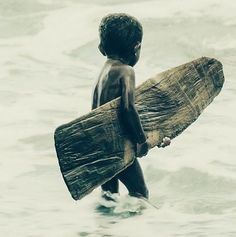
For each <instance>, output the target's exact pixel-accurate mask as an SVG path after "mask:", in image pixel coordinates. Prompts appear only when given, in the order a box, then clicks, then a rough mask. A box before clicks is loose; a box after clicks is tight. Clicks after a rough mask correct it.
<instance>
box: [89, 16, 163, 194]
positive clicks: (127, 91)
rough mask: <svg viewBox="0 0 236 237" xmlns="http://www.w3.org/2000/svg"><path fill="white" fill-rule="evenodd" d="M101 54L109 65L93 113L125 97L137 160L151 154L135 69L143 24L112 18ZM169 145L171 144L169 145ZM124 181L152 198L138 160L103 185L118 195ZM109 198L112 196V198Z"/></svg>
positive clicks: (103, 27)
mask: <svg viewBox="0 0 236 237" xmlns="http://www.w3.org/2000/svg"><path fill="white" fill-rule="evenodd" d="M99 36H100V44H99V46H98V48H99V50H100V52H101V53H102V54H103V55H104V56H106V57H107V61H106V63H105V65H104V67H103V69H102V71H101V73H100V75H99V78H98V82H97V84H96V87H95V90H94V94H93V102H92V109H95V108H97V107H98V106H101V105H103V104H105V103H107V102H108V101H110V100H113V99H115V98H117V97H119V96H121V104H120V110H121V117H122V118H123V120H124V122H125V126H126V127H127V129H128V130H129V131H130V134H131V140H132V141H133V142H134V143H136V144H137V151H136V155H137V157H142V156H145V155H146V154H147V153H148V144H147V141H146V140H147V139H146V136H145V133H144V130H143V128H142V124H141V122H140V119H139V115H138V112H137V110H136V108H135V104H134V102H135V96H134V91H135V74H134V69H133V66H134V65H135V64H136V63H137V62H138V60H139V55H140V49H141V41H142V36H143V30H142V26H141V24H140V23H139V22H138V21H137V19H135V18H134V17H132V16H129V15H127V14H110V15H108V16H106V17H104V18H103V19H102V21H101V24H100V27H99ZM166 145H168V144H166ZM118 180H120V181H121V182H122V183H123V184H124V185H125V186H126V188H127V189H128V191H129V194H130V195H131V196H135V197H144V198H148V189H147V187H146V184H145V181H144V177H143V173H142V170H141V167H140V165H139V162H138V160H137V159H135V160H134V162H133V163H132V165H130V166H129V167H128V168H126V169H125V170H123V171H122V172H121V173H119V174H118V175H117V176H115V177H114V178H112V179H111V180H110V181H108V182H107V183H105V184H103V185H102V190H103V191H104V193H105V194H106V193H108V194H109V193H111V194H113V193H118V192H119V186H118ZM108 196H109V195H108Z"/></svg>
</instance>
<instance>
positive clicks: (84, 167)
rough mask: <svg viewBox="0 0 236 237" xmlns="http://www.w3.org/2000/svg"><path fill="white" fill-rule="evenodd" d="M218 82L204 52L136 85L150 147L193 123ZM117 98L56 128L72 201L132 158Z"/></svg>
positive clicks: (218, 72)
mask: <svg viewBox="0 0 236 237" xmlns="http://www.w3.org/2000/svg"><path fill="white" fill-rule="evenodd" d="M223 83H224V75H223V70H222V64H221V63H220V62H219V61H217V60H215V59H212V58H206V57H203V58H199V59H197V60H194V61H192V62H190V63H187V64H184V65H181V66H179V67H176V68H173V69H170V70H167V71H165V72H162V73H160V74H158V75H157V76H155V77H153V78H151V79H149V80H147V81H146V82H144V83H143V84H142V85H140V86H139V87H138V88H137V89H136V100H135V104H136V106H137V109H138V112H139V115H140V118H141V122H142V124H143V128H144V130H145V133H146V135H147V137H148V142H149V144H150V148H152V147H154V146H156V145H158V144H159V143H160V142H161V140H162V139H163V137H165V136H168V137H170V138H171V139H173V138H174V137H176V136H177V135H179V134H180V133H181V132H182V131H183V130H184V129H185V128H187V127H188V126H189V125H190V124H191V123H193V122H194V121H195V120H196V119H197V118H198V116H199V115H200V114H201V112H202V111H203V110H204V108H206V107H207V105H208V104H210V103H211V102H212V100H213V99H214V98H215V96H216V95H218V93H219V92H220V90H221V88H222V86H223ZM119 103H120V98H117V99H115V100H113V101H111V102H109V103H107V104H105V105H103V106H101V107H99V108H97V109H95V110H93V111H91V112H90V113H88V114H86V115H84V116H82V117H80V118H78V119H76V120H74V121H72V122H70V123H67V124H64V125H62V126H60V127H58V128H57V129H56V131H55V146H56V151H57V156H58V160H59V164H60V168H61V172H62V175H63V177H64V180H65V182H66V184H67V187H68V189H69V191H70V193H71V195H72V197H73V198H74V199H75V200H78V199H81V198H82V197H83V196H85V195H86V194H88V193H89V192H91V191H92V190H93V189H94V188H96V187H97V186H99V185H101V184H103V183H104V182H106V181H108V180H109V179H111V178H112V177H114V176H115V175H116V174H117V173H119V172H120V171H122V170H123V169H125V168H126V167H127V166H129V165H130V164H131V163H132V161H133V159H134V157H135V152H134V146H133V144H132V142H131V141H130V139H129V133H128V132H127V131H126V130H125V129H124V127H123V122H122V118H120V112H119V111H120V110H119Z"/></svg>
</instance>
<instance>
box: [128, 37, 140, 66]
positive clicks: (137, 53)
mask: <svg viewBox="0 0 236 237" xmlns="http://www.w3.org/2000/svg"><path fill="white" fill-rule="evenodd" d="M140 51H141V43H140V42H139V43H138V44H137V45H136V46H135V47H134V55H133V57H131V59H130V62H129V63H128V64H129V65H130V66H134V65H135V64H136V63H137V62H138V60H139V57H140Z"/></svg>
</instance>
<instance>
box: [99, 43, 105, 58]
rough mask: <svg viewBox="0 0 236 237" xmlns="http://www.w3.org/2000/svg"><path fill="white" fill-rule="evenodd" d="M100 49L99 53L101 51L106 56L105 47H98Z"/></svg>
mask: <svg viewBox="0 0 236 237" xmlns="http://www.w3.org/2000/svg"><path fill="white" fill-rule="evenodd" d="M98 49H99V51H100V52H101V53H102V54H103V55H104V56H106V53H105V51H104V49H103V47H102V45H101V44H99V45H98Z"/></svg>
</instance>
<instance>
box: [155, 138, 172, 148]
mask: <svg viewBox="0 0 236 237" xmlns="http://www.w3.org/2000/svg"><path fill="white" fill-rule="evenodd" d="M170 143H171V140H170V138H169V137H164V138H163V139H162V142H161V144H158V145H157V146H158V147H159V148H161V147H162V148H164V147H166V146H169V145H170Z"/></svg>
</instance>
